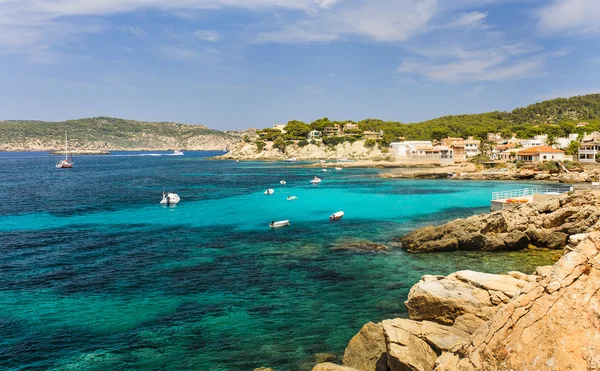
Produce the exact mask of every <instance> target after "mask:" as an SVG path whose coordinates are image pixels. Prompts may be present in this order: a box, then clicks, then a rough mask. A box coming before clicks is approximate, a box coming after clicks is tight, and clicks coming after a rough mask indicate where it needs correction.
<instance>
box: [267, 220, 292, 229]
mask: <svg viewBox="0 0 600 371" xmlns="http://www.w3.org/2000/svg"><path fill="white" fill-rule="evenodd" d="M288 225H290V221H289V220H281V221H278V222H276V221H272V222H271V223H269V227H271V228H281V227H285V226H288Z"/></svg>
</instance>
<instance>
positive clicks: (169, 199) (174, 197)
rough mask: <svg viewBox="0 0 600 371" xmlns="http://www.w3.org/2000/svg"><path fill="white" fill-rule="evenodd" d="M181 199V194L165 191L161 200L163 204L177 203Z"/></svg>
mask: <svg viewBox="0 0 600 371" xmlns="http://www.w3.org/2000/svg"><path fill="white" fill-rule="evenodd" d="M179 201H181V199H180V198H179V195H178V194H177V193H171V192H163V197H162V200H161V201H160V204H161V205H167V206H169V205H177V204H178V203H179Z"/></svg>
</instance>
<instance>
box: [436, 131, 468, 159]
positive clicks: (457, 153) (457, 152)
mask: <svg viewBox="0 0 600 371" xmlns="http://www.w3.org/2000/svg"><path fill="white" fill-rule="evenodd" d="M441 145H442V146H446V147H449V148H451V149H452V152H453V154H454V161H455V162H463V161H466V159H467V154H466V152H465V140H464V139H463V138H451V137H448V138H444V139H442V142H441Z"/></svg>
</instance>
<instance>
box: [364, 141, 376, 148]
mask: <svg viewBox="0 0 600 371" xmlns="http://www.w3.org/2000/svg"><path fill="white" fill-rule="evenodd" d="M376 144H377V142H376V141H375V140H374V139H367V140H365V147H366V148H373V147H375V145H376Z"/></svg>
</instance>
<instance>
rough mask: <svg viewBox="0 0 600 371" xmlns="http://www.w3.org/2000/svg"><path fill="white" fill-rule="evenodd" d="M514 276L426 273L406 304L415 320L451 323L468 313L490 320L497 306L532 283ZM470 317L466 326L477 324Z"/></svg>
mask: <svg viewBox="0 0 600 371" xmlns="http://www.w3.org/2000/svg"><path fill="white" fill-rule="evenodd" d="M514 275H515V274H513V275H498V274H487V273H478V272H473V271H459V272H456V273H453V274H451V275H449V276H447V277H443V276H423V277H422V278H421V281H419V282H418V283H417V284H416V285H414V286H413V287H412V288H411V290H410V292H409V294H408V300H407V301H406V302H405V305H406V307H407V308H408V313H409V316H410V318H411V319H414V320H427V321H433V322H437V323H440V324H445V325H452V324H454V323H455V321H456V319H457V318H459V317H461V316H463V315H465V314H472V315H474V316H476V317H478V318H480V319H487V318H489V317H490V316H491V315H492V314H493V313H494V312H495V311H496V309H495V307H496V306H497V305H499V304H504V303H506V302H508V300H510V298H512V297H514V296H515V295H517V294H518V293H519V291H520V290H521V288H523V287H524V286H525V285H527V284H528V283H529V282H528V281H527V280H525V279H520V278H515V277H514ZM523 276H524V277H527V275H523ZM469 320H470V321H469V322H470V324H468V325H466V326H464V327H463V328H464V329H469V328H470V329H473V326H476V325H475V324H472V323H473V321H472V318H469ZM475 322H477V321H475Z"/></svg>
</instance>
